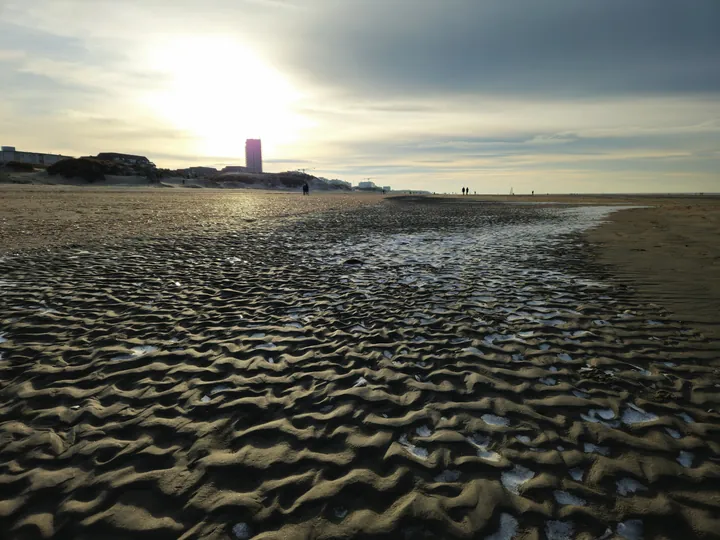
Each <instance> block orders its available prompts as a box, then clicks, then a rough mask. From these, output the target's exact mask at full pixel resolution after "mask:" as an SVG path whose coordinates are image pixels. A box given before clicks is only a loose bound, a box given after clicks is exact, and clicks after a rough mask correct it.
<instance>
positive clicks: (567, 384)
mask: <svg viewBox="0 0 720 540" xmlns="http://www.w3.org/2000/svg"><path fill="white" fill-rule="evenodd" d="M607 212H608V209H604V208H596V209H591V210H588V209H557V208H536V207H532V206H508V205H479V206H467V207H455V206H452V205H438V204H436V205H428V204H422V203H413V202H406V203H400V202H394V203H393V202H391V203H386V204H383V205H379V206H377V207H371V208H364V209H359V210H348V211H341V212H336V213H331V214H316V215H309V216H302V217H296V218H288V219H285V220H282V221H278V222H276V223H275V224H270V223H257V224H253V225H250V226H249V227H246V228H244V229H243V230H242V231H239V232H237V233H234V234H229V235H227V234H223V235H213V234H206V235H204V236H186V237H182V238H178V237H175V238H167V239H146V240H143V241H137V242H135V243H131V242H127V241H126V242H124V243H123V242H118V243H116V244H106V245H103V246H102V247H101V248H95V249H93V248H91V247H88V248H84V249H81V248H64V249H57V250H54V251H49V252H46V253H38V254H34V255H23V256H21V257H20V256H18V257H6V258H4V259H3V260H2V261H0V278H1V281H0V493H2V494H3V496H2V498H0V527H2V529H1V530H2V531H3V532H4V533H7V535H8V537H10V538H49V537H52V536H56V537H62V538H88V539H89V538H127V537H132V538H153V539H158V538H306V537H314V538H336V537H341V536H342V537H366V538H370V537H373V538H495V539H500V538H506V539H510V538H513V537H514V536H516V535H517V536H520V535H530V536H527V537H531V538H543V537H545V538H574V537H576V536H577V537H580V538H600V537H605V538H610V537H620V538H623V537H624V538H653V537H666V538H667V537H670V538H677V537H682V536H683V535H684V536H686V537H695V536H699V537H702V536H704V537H715V536H716V534H717V531H718V530H720V520H718V517H717V516H718V515H720V483H719V482H718V478H719V477H720V466H719V462H718V460H719V456H720V454H719V452H720V437H719V434H720V415H719V414H718V412H716V410H715V409H716V408H717V407H718V401H719V397H718V396H719V395H718V385H719V383H720V381H719V379H718V371H717V368H716V367H714V364H713V360H714V359H715V358H717V355H718V344H717V343H714V342H711V341H709V340H707V339H705V338H704V337H703V336H702V335H699V334H697V333H695V332H693V331H691V330H689V329H687V328H683V327H682V326H681V325H680V324H678V323H676V322H674V321H673V320H672V319H670V318H669V317H668V315H667V313H664V312H663V311H662V310H661V309H660V308H658V307H657V306H653V305H645V304H643V305H640V304H639V303H638V302H637V301H635V300H634V297H633V292H632V291H631V290H630V289H628V288H627V287H621V286H612V285H610V281H608V280H606V277H607V276H606V274H605V272H606V270H605V269H603V268H600V267H597V266H595V265H594V264H593V263H592V262H591V261H592V258H591V255H592V253H591V248H590V247H589V246H587V245H586V244H585V243H584V242H583V240H582V237H581V236H580V235H579V234H578V233H579V232H581V231H582V230H583V229H584V228H586V227H588V226H589V225H592V224H594V223H596V222H597V220H599V219H601V218H602V217H603V216H604V215H606V214H607Z"/></svg>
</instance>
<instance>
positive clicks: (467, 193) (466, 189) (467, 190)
mask: <svg viewBox="0 0 720 540" xmlns="http://www.w3.org/2000/svg"><path fill="white" fill-rule="evenodd" d="M465 195H470V188H469V187H466V188H465Z"/></svg>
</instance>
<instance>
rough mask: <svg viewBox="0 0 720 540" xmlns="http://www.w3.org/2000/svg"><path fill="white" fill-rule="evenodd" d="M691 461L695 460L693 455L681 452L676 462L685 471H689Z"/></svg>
mask: <svg viewBox="0 0 720 540" xmlns="http://www.w3.org/2000/svg"><path fill="white" fill-rule="evenodd" d="M693 459H695V454H693V453H692V452H687V451H685V450H682V451H681V452H680V455H679V456H678V457H677V462H678V463H679V464H680V465H682V466H683V467H685V468H686V469H689V468H690V467H692V462H693Z"/></svg>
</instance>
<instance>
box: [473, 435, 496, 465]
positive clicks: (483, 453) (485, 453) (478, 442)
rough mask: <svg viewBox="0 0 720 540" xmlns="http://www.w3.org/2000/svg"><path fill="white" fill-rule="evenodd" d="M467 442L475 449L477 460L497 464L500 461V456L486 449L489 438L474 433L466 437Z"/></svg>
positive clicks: (488, 444)
mask: <svg viewBox="0 0 720 540" xmlns="http://www.w3.org/2000/svg"><path fill="white" fill-rule="evenodd" d="M467 441H468V442H469V443H470V444H472V445H473V446H474V447H475V449H476V450H477V455H478V457H479V458H482V459H485V460H487V461H490V462H492V463H497V462H499V461H500V460H501V459H502V456H501V455H500V454H498V453H497V452H494V451H492V450H489V449H488V446H490V437H488V436H487V435H481V434H479V433H475V434H473V435H471V436H470V437H468V438H467Z"/></svg>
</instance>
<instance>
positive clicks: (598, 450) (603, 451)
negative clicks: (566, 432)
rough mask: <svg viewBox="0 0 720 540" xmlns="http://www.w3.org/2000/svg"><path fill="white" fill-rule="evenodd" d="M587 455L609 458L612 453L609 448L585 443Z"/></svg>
mask: <svg viewBox="0 0 720 540" xmlns="http://www.w3.org/2000/svg"><path fill="white" fill-rule="evenodd" d="M584 448H585V453H586V454H600V455H601V456H607V455H608V454H609V453H610V449H609V448H608V447H607V446H598V445H596V444H593V443H585V446H584Z"/></svg>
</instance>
